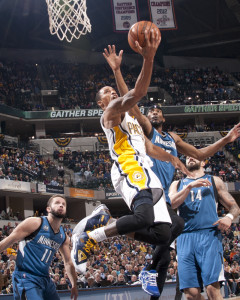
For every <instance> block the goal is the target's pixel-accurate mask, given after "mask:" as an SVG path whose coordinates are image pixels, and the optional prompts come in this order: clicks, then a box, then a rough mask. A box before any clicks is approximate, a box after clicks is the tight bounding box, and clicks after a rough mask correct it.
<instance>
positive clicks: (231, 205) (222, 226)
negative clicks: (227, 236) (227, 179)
mask: <svg viewBox="0 0 240 300" xmlns="http://www.w3.org/2000/svg"><path fill="white" fill-rule="evenodd" d="M214 181H215V184H216V188H217V192H218V196H219V201H220V202H221V204H222V205H223V206H224V207H225V208H227V209H228V210H229V213H228V214H227V215H226V216H225V217H223V218H222V219H219V220H218V221H217V222H215V223H214V224H213V225H218V229H219V230H225V231H226V230H227V229H228V228H229V227H230V226H231V224H232V221H233V220H234V219H235V218H237V217H238V216H239V213H240V209H239V207H238V205H237V203H236V201H235V199H234V198H233V197H232V195H231V194H230V193H229V192H228V191H227V188H226V185H225V184H224V182H223V181H222V180H221V179H220V178H219V177H216V176H214Z"/></svg>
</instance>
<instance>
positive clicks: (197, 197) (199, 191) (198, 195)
mask: <svg viewBox="0 0 240 300" xmlns="http://www.w3.org/2000/svg"><path fill="white" fill-rule="evenodd" d="M197 199H198V200H202V193H201V190H200V189H199V190H198V191H197V195H196V200H197ZM194 200H195V199H194V191H191V201H192V202H193V201H194Z"/></svg>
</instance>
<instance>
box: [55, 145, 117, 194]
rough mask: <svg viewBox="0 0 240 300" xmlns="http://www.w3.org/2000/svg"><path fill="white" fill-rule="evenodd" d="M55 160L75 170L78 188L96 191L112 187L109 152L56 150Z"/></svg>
mask: <svg viewBox="0 0 240 300" xmlns="http://www.w3.org/2000/svg"><path fill="white" fill-rule="evenodd" d="M53 158H54V159H56V160H58V162H59V163H63V165H64V166H66V167H67V168H69V169H71V170H73V172H74V180H75V186H76V187H78V188H94V189H103V188H105V187H109V186H110V187H111V175H110V170H111V166H112V160H111V157H110V154H109V151H96V152H94V151H84V152H81V151H80V150H79V151H71V149H69V148H67V149H66V150H65V149H61V150H57V149H56V150H55V151H54V153H53Z"/></svg>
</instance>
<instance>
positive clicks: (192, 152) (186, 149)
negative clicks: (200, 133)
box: [171, 123, 240, 161]
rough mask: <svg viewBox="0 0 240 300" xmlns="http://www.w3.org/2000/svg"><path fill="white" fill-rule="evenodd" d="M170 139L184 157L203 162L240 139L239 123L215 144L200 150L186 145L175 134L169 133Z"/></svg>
mask: <svg viewBox="0 0 240 300" xmlns="http://www.w3.org/2000/svg"><path fill="white" fill-rule="evenodd" d="M171 135H172V137H173V138H174V140H175V143H176V146H177V150H178V151H179V152H180V153H182V154H184V155H186V156H191V157H194V158H196V159H198V160H200V161H201V160H204V159H206V158H207V157H209V156H212V155H213V154H214V153H216V152H217V151H218V150H219V149H221V148H222V147H224V146H225V145H226V144H228V143H232V142H234V141H235V140H236V139H237V138H239V137H240V123H238V124H237V125H235V126H234V127H233V128H232V129H231V130H230V131H229V133H228V134H227V135H226V136H225V137H223V138H221V139H220V140H218V141H217V142H216V143H214V144H212V145H210V146H207V147H204V148H201V149H196V148H195V147H194V146H192V145H189V144H187V143H186V142H184V141H183V140H182V139H181V138H180V137H179V136H178V135H177V134H176V133H173V132H172V133H171Z"/></svg>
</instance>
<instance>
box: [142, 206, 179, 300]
mask: <svg viewBox="0 0 240 300" xmlns="http://www.w3.org/2000/svg"><path fill="white" fill-rule="evenodd" d="M167 208H168V212H169V215H170V218H171V220H172V226H171V239H170V241H169V243H168V245H165V244H161V245H158V246H157V247H156V248H155V250H154V253H153V259H152V264H151V265H149V266H148V267H147V269H155V270H156V271H157V273H158V276H157V285H158V289H159V292H160V294H161V293H162V290H163V287H164V284H165V281H166V277H167V270H168V265H169V263H170V247H169V246H170V244H171V243H172V242H173V241H174V240H175V239H176V238H177V237H178V236H179V235H180V234H181V233H182V231H183V228H184V220H183V219H182V218H181V217H179V216H178V215H177V214H176V213H175V211H174V210H173V209H172V208H171V206H170V205H169V204H168V205H167ZM157 299H158V298H156V297H151V300H157Z"/></svg>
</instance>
